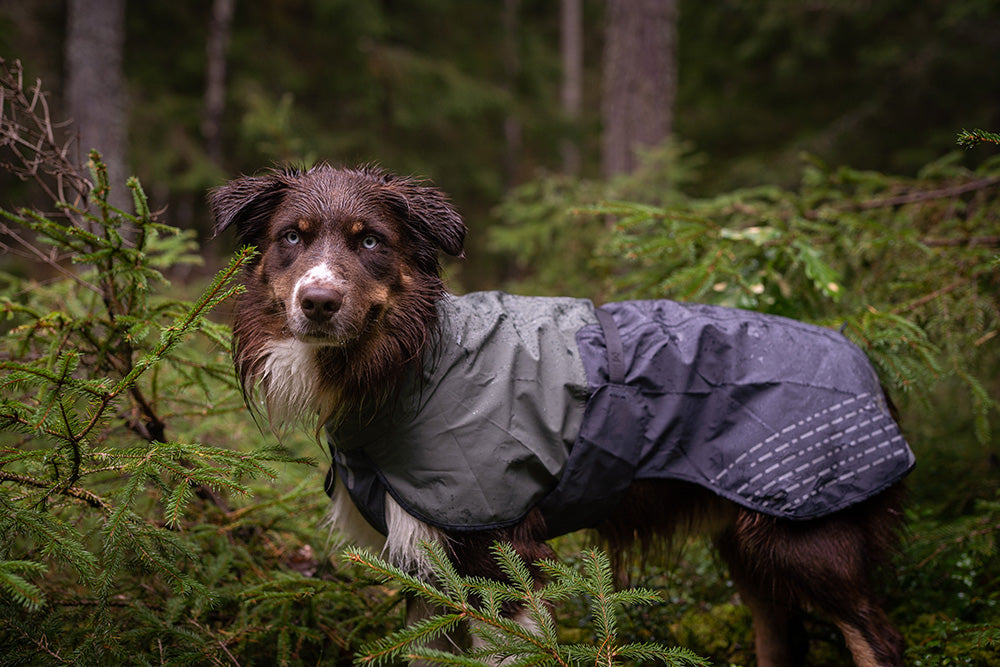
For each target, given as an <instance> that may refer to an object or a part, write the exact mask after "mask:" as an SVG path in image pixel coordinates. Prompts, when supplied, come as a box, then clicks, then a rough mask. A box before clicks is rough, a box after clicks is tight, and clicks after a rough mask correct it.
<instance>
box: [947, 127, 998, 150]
mask: <svg viewBox="0 0 1000 667" xmlns="http://www.w3.org/2000/svg"><path fill="white" fill-rule="evenodd" d="M957 143H958V145H959V146H961V147H962V148H973V147H974V146H978V145H980V144H986V143H989V144H1000V134H997V133H996V132H987V131H986V130H962V131H961V132H959V133H958V140H957Z"/></svg>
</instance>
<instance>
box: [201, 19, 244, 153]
mask: <svg viewBox="0 0 1000 667" xmlns="http://www.w3.org/2000/svg"><path fill="white" fill-rule="evenodd" d="M235 5H236V0H214V2H212V20H211V23H209V26H208V43H207V44H206V47H205V51H206V61H207V64H206V67H205V106H204V108H203V109H202V116H201V136H202V138H203V139H204V140H205V152H206V153H207V154H208V157H209V159H210V160H212V162H214V163H215V164H216V165H221V164H222V114H223V112H224V111H225V108H226V50H227V48H228V46H229V34H230V27H231V26H232V23H233V9H234V7H235Z"/></svg>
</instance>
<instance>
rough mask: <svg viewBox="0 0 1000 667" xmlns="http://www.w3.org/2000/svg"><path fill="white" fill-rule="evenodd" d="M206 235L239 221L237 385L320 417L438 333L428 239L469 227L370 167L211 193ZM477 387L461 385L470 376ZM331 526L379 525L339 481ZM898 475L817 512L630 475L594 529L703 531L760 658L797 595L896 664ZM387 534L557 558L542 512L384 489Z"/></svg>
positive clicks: (284, 418)
mask: <svg viewBox="0 0 1000 667" xmlns="http://www.w3.org/2000/svg"><path fill="white" fill-rule="evenodd" d="M210 203H211V207H212V211H213V214H214V217H215V232H216V233H217V234H218V233H220V232H222V231H223V230H225V229H226V228H228V227H230V226H235V228H236V231H237V234H238V236H239V238H240V240H241V241H242V242H244V243H246V244H250V245H253V246H255V247H256V248H257V249H258V251H259V255H258V256H257V257H256V258H255V260H254V261H253V263H252V265H250V266H249V267H248V269H247V270H246V273H245V277H244V280H245V284H246V291H245V293H243V294H242V295H241V296H240V298H239V302H238V307H237V310H236V316H235V322H234V336H235V340H234V357H235V364H236V368H237V370H238V374H239V377H240V380H241V381H242V384H243V387H244V391H245V392H246V395H247V397H248V401H251V400H252V399H253V397H255V396H259V397H260V398H261V399H262V401H263V404H264V406H265V409H266V414H267V417H268V419H269V420H270V421H271V422H272V424H274V425H282V424H286V423H291V422H295V421H300V420H303V419H305V420H313V419H315V420H317V421H316V425H317V428H321V427H322V426H323V424H326V423H328V422H330V421H331V420H333V421H336V420H338V419H342V418H344V417H345V416H350V415H353V414H356V413H358V412H360V411H362V410H369V409H370V408H371V406H372V405H390V404H391V403H392V401H393V400H394V398H395V396H396V394H397V392H398V391H399V389H400V387H401V386H403V384H404V383H405V382H406V381H407V380H408V379H409V378H411V377H412V376H413V375H414V374H417V373H419V369H420V368H421V364H422V363H423V360H424V358H425V355H427V354H429V353H430V350H431V348H432V346H433V345H434V344H435V336H434V332H435V329H436V327H437V325H438V312H437V309H436V304H437V302H438V301H439V300H440V299H441V298H442V297H443V295H444V294H445V290H444V285H443V283H442V280H441V278H440V277H439V272H440V265H439V253H440V252H444V253H447V254H448V255H452V256H461V255H462V252H463V241H464V238H465V234H466V227H465V225H464V223H463V222H462V219H461V218H460V216H459V215H458V214H457V213H456V211H455V210H454V209H453V207H452V206H451V205H450V204H449V203H448V200H447V198H446V197H445V196H444V195H443V194H442V193H441V192H440V191H439V190H437V189H435V188H433V187H429V186H427V185H425V184H423V183H421V182H419V181H415V180H412V179H409V178H402V177H398V176H395V175H393V174H390V173H387V172H384V171H382V170H380V169H378V168H371V167H364V168H360V169H338V168H332V167H329V166H325V165H323V166H318V167H315V168H313V169H310V170H308V171H295V170H286V171H273V172H268V173H265V174H263V175H260V176H248V177H241V178H238V179H236V180H233V181H231V182H230V183H228V184H226V185H224V186H222V187H219V188H216V189H215V190H213V191H212V193H211V195H210ZM469 391H470V392H471V391H474V388H471V387H470V388H469ZM342 486H343V485H341V487H340V490H339V491H338V493H337V494H336V497H335V499H334V504H335V506H336V507H335V513H336V514H337V521H338V527H339V528H341V529H342V530H345V531H348V532H352V531H353V532H354V533H357V534H358V536H359V538H362V539H363V540H367V539H371V538H372V537H378V535H377V533H376V532H375V531H374V530H373V529H372V528H371V527H370V526H369V525H368V522H366V521H365V519H364V518H363V517H362V515H361V514H360V513H359V512H358V510H357V509H355V508H354V506H353V504H352V503H351V500H350V498H348V496H347V494H346V493H344V492H343V491H342ZM900 495H901V492H900V489H899V487H898V485H896V486H894V487H892V488H890V489H888V490H885V491H882V492H880V493H878V494H876V495H874V496H873V497H872V498H870V499H868V500H865V501H863V502H860V503H857V504H854V505H852V506H850V507H848V508H846V509H843V510H841V511H838V512H836V513H834V514H831V515H829V516H824V517H821V518H817V519H812V520H807V521H791V520H787V519H781V518H775V517H773V516H768V515H765V514H762V513H758V512H755V511H752V510H749V509H746V508H745V507H742V506H739V505H737V504H735V503H733V502H730V501H729V500H725V499H723V498H721V497H719V496H717V495H715V494H713V493H711V492H709V491H706V490H705V489H702V488H701V487H699V486H696V485H694V484H690V483H687V482H680V481H670V480H644V481H636V482H634V483H633V484H632V485H631V487H630V488H629V489H628V491H627V493H626V494H625V496H624V498H623V499H622V501H621V502H620V503H619V505H618V507H617V509H616V510H615V511H614V513H613V514H612V515H611V516H610V518H608V519H607V520H605V521H603V522H602V523H601V525H599V526H597V531H598V533H599V535H600V536H601V537H602V538H604V540H606V542H607V544H608V545H609V547H610V548H611V549H612V552H613V553H619V554H621V553H623V552H624V550H626V549H629V548H630V547H634V546H637V547H639V548H640V549H643V550H646V551H647V552H648V553H657V550H655V549H651V550H650V549H647V548H649V547H655V546H656V545H657V544H665V543H669V541H670V539H671V537H672V536H673V535H674V534H675V533H676V532H677V531H678V530H688V529H692V528H697V529H702V530H707V531H709V533H710V535H711V536H712V537H713V538H714V540H715V544H716V545H717V547H718V549H719V551H720V553H721V554H722V556H723V558H724V560H725V561H726V563H727V564H728V566H729V568H730V572H731V575H732V578H733V580H734V582H735V583H736V585H737V587H738V590H739V592H740V595H741V597H742V599H743V601H744V602H745V603H746V604H747V605H749V607H750V608H751V610H752V612H753V616H754V624H755V633H756V649H757V659H758V664H760V665H771V666H776V665H796V664H802V661H803V659H804V649H805V647H804V646H802V632H801V627H800V626H799V614H800V612H801V610H803V609H805V610H813V611H816V612H820V613H822V614H825V615H826V616H828V617H829V618H831V619H832V620H833V621H834V622H835V623H836V624H837V626H838V627H839V628H840V630H841V632H842V633H843V636H844V638H845V640H846V642H847V645H848V647H849V649H850V651H851V653H852V655H853V657H854V661H855V662H856V664H858V665H862V666H865V667H871V666H877V665H901V664H902V660H903V640H902V637H901V635H900V634H899V633H898V632H897V631H896V629H895V628H893V626H892V625H891V624H890V622H889V620H888V618H887V617H886V614H885V613H884V611H883V610H882V608H881V607H880V606H879V605H878V603H877V601H876V598H875V594H874V592H873V589H872V585H871V582H870V573H871V571H872V569H873V567H875V566H877V565H882V564H885V563H886V562H887V559H888V557H889V555H890V554H891V552H892V549H893V545H894V543H895V539H896V535H897V531H898V529H899V527H900V523H901V512H900V509H899V503H900ZM385 515H386V520H385V526H384V528H383V529H384V530H385V532H386V533H387V535H386V536H384V538H383V539H384V540H385V549H386V553H387V554H388V557H389V558H390V559H392V560H394V561H395V562H397V563H399V564H400V565H401V566H408V567H409V566H414V565H418V559H419V556H418V555H417V553H416V551H417V550H416V548H415V545H416V544H417V543H418V541H419V540H421V539H437V540H440V541H441V542H442V543H444V544H445V545H446V546H447V549H448V551H449V553H450V555H451V557H452V558H453V560H454V562H455V564H456V566H457V567H458V568H459V570H460V571H462V572H465V573H472V574H483V575H487V576H495V575H496V574H497V573H496V572H495V570H494V568H495V566H494V564H493V563H492V558H491V555H490V551H489V546H490V545H491V544H492V543H493V542H494V541H498V540H502V541H506V542H510V543H512V544H513V545H514V546H515V547H516V549H517V550H518V552H519V553H520V554H521V555H522V556H523V557H524V558H525V560H526V561H527V562H533V561H535V560H537V559H540V558H545V557H553V556H554V553H553V552H552V550H551V549H550V547H549V546H548V545H547V544H546V540H547V539H549V538H550V537H551V535H549V533H548V529H547V527H546V524H545V519H544V518H543V517H542V516H541V515H540V514H539V513H538V512H537V511H534V510H532V511H531V512H529V513H528V514H527V515H526V516H525V517H524V519H523V520H522V521H519V522H518V523H516V524H515V525H510V526H506V527H499V528H492V529H489V530H480V531H469V530H462V531H451V530H447V529H442V528H438V527H434V526H432V525H429V523H428V522H424V521H420V520H418V519H416V518H414V517H413V516H411V515H410V514H408V513H407V512H406V511H405V510H403V509H402V508H401V507H400V506H399V504H397V503H396V502H395V501H394V500H393V499H392V497H387V498H386V499H385Z"/></svg>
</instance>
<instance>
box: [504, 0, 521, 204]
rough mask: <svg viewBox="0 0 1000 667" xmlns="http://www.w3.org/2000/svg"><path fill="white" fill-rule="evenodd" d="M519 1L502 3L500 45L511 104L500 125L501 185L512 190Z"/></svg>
mask: <svg viewBox="0 0 1000 667" xmlns="http://www.w3.org/2000/svg"><path fill="white" fill-rule="evenodd" d="M520 9H521V0H504V3H503V40H504V41H503V44H504V54H503V59H504V69H505V73H506V76H507V86H508V88H509V90H510V98H511V100H512V101H513V102H512V106H511V109H510V110H509V111H508V112H507V115H506V117H505V118H504V124H503V136H504V182H505V185H506V186H507V188H511V187H513V186H514V185H515V184H516V183H517V180H518V175H517V172H518V166H519V164H520V161H521V142H522V127H521V119H520V117H519V115H518V108H517V103H516V100H518V99H519V95H518V94H517V92H518V91H517V87H518V86H517V81H518V78H519V77H520V75H521V57H520V48H519V45H518V41H519V36H518V28H519V25H518V23H519V21H518V12H519V11H520Z"/></svg>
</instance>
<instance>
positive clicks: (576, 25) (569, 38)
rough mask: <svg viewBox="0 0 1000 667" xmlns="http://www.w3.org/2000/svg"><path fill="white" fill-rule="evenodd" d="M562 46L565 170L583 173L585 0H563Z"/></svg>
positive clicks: (563, 159) (561, 8)
mask: <svg viewBox="0 0 1000 667" xmlns="http://www.w3.org/2000/svg"><path fill="white" fill-rule="evenodd" d="M559 14H560V29H559V36H560V42H561V44H560V47H561V51H562V75H563V79H562V91H561V93H562V94H561V98H562V110H563V115H564V116H565V121H566V123H567V125H568V127H569V128H570V132H571V133H572V134H570V135H569V136H566V137H565V138H564V139H563V141H562V163H563V173H566V174H569V175H571V176H576V175H578V174H579V173H580V145H579V141H578V139H577V132H576V130H577V129H578V128H577V123H578V122H579V120H580V111H581V109H582V107H583V0H561V2H560V5H559Z"/></svg>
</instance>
